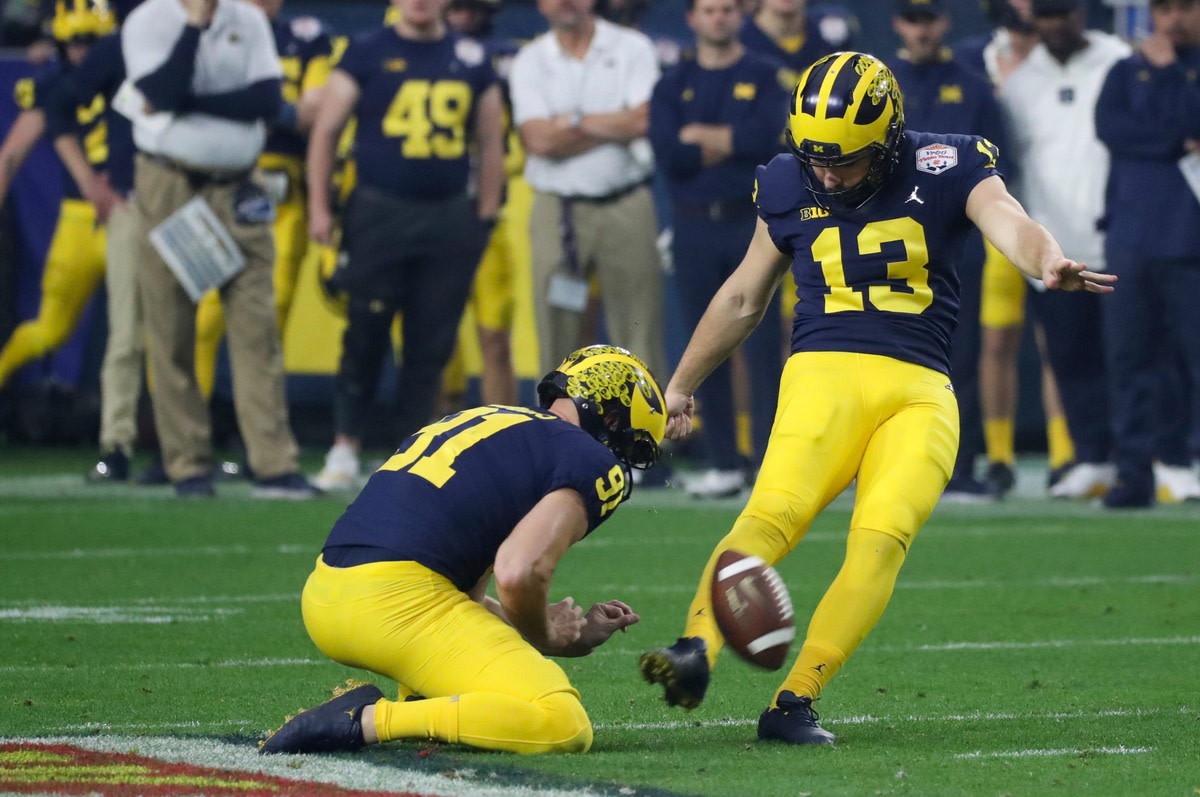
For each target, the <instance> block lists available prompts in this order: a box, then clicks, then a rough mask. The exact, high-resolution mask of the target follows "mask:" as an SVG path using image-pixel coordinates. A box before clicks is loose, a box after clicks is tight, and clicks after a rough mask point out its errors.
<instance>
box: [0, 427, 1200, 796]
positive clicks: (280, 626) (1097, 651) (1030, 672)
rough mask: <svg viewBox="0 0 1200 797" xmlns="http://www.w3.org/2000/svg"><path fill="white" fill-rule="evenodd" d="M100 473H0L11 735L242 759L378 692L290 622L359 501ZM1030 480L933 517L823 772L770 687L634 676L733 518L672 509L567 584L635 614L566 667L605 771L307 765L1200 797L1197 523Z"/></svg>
mask: <svg viewBox="0 0 1200 797" xmlns="http://www.w3.org/2000/svg"><path fill="white" fill-rule="evenodd" d="M87 464H88V461H87V455H86V454H83V453H81V452H63V451H56V452H45V451H37V450H26V449H18V448H11V447H10V448H5V449H3V450H0V540H2V541H3V558H2V564H0V568H2V570H0V572H2V573H3V578H0V640H3V644H0V683H2V684H3V687H2V688H0V736H2V737H5V738H7V739H9V740H11V739H29V738H35V737H37V738H40V737H63V736H69V737H75V736H78V737H88V738H97V737H102V736H105V735H112V736H114V737H120V738H122V739H124V738H125V737H134V739H135V742H134V743H135V744H136V740H138V739H141V740H144V741H143V743H142V746H144V747H145V748H146V749H151V748H153V747H154V746H155V745H160V746H161V745H162V740H163V739H164V738H166V739H167V740H168V741H169V740H171V739H175V740H177V741H176V743H177V744H178V745H183V743H184V737H190V738H192V739H196V738H197V737H201V738H203V739H205V740H213V741H217V742H221V743H224V744H226V745H228V744H230V743H232V744H233V745H234V746H235V748H236V749H239V750H242V751H245V750H253V747H254V740H255V739H256V738H257V737H258V736H259V735H260V734H261V733H262V732H264V731H265V730H267V729H269V728H271V727H273V726H275V725H277V724H279V722H280V721H281V720H282V718H283V717H284V715H285V714H287V713H290V712H292V711H293V710H294V709H296V708H297V707H301V706H307V705H312V704H314V703H316V702H319V701H321V700H323V699H325V697H327V696H328V692H329V689H330V688H331V687H333V686H334V685H336V684H338V683H340V682H341V681H343V680H344V679H346V678H348V677H364V674H363V673H360V672H357V671H352V670H348V669H346V668H344V667H341V666H339V665H336V664H333V663H330V662H327V661H325V660H324V659H323V658H322V657H321V655H320V654H319V653H318V652H317V651H316V650H315V648H313V646H312V644H311V643H310V642H309V641H308V639H307V637H306V635H305V633H304V629H303V627H302V625H301V623H300V617H299V608H298V595H299V591H300V587H301V585H302V583H303V581H304V578H305V577H306V575H307V573H308V571H309V569H310V568H311V565H312V562H313V559H314V557H315V555H316V553H317V551H318V550H319V548H320V545H321V543H322V541H323V539H324V537H325V534H326V532H327V530H328V528H329V526H330V525H331V523H332V522H333V520H334V519H335V518H336V517H337V516H338V514H339V513H340V512H341V509H342V507H343V505H344V503H345V500H344V499H339V498H331V499H325V500H321V501H316V502H309V503H303V504H290V503H272V502H257V501H252V500H250V499H249V498H248V493H249V489H248V487H247V486H246V485H244V484H222V485H219V490H220V492H221V497H220V498H219V499H218V500H216V501H207V502H206V501H199V502H195V501H191V502H185V501H178V500H175V499H173V498H172V496H171V493H170V491H169V490H168V489H166V488H140V489H139V488H134V487H127V488H126V487H120V488H96V487H90V486H87V485H84V484H83V480H82V476H81V473H82V471H83V469H85V468H86V466H87ZM1040 479H1041V471H1040V463H1035V462H1031V463H1024V464H1023V467H1022V472H1021V480H1022V483H1021V484H1022V487H1021V490H1019V493H1020V494H1019V495H1018V496H1017V497H1015V498H1012V499H1010V500H1008V501H1006V502H1005V503H1003V504H999V505H993V506H984V507H980V506H974V507H961V506H943V507H939V509H938V511H937V512H936V513H935V515H934V517H933V519H932V520H931V521H930V523H929V524H928V525H927V526H926V528H925V529H924V530H923V531H922V533H921V535H920V536H919V537H918V539H917V542H916V544H915V546H914V548H913V550H912V552H911V555H910V557H909V561H908V563H907V565H906V568H905V571H904V573H903V574H902V575H901V579H900V582H899V584H898V586H897V590H896V593H895V597H894V598H893V601H892V604H891V606H890V607H889V609H888V612H887V613H886V614H885V616H884V618H883V620H882V621H881V622H880V624H879V626H878V627H877V628H876V630H875V632H874V633H873V634H872V636H871V637H870V638H869V639H868V640H867V641H866V643H864V645H863V647H862V648H861V649H860V651H859V653H858V654H857V655H856V656H855V657H854V658H853V659H852V660H851V661H850V663H849V664H848V665H847V667H846V668H845V669H844V670H843V672H842V673H841V674H840V675H839V676H838V678H837V679H836V680H835V681H834V682H833V684H832V685H831V686H830V687H829V689H827V690H826V693H825V695H824V696H823V699H822V700H821V701H820V703H819V704H818V708H819V709H820V711H821V713H822V716H823V724H824V725H825V726H826V727H828V728H829V729H830V730H832V731H834V732H835V733H837V734H838V737H839V738H838V744H837V745H836V747H834V748H832V749H796V748H788V747H785V746H781V745H770V744H762V743H758V742H756V740H755V722H756V721H757V717H758V714H759V712H760V711H761V710H762V709H763V707H764V706H765V705H766V703H767V701H768V700H769V699H770V698H771V696H772V694H773V690H774V688H775V686H776V684H777V682H778V680H779V679H780V677H781V675H782V674H781V673H766V672H762V671H757V670H754V669H752V668H750V667H749V666H747V665H745V664H743V663H742V662H740V661H738V660H737V659H736V658H734V657H733V656H732V655H729V654H727V655H725V656H723V657H722V660H721V662H720V665H719V666H718V668H717V670H716V671H715V673H714V676H713V683H712V685H711V687H710V689H709V696H708V699H707V700H706V702H705V703H704V705H703V706H701V707H700V708H699V709H697V710H695V711H693V712H690V713H684V712H682V711H680V710H678V709H674V710H672V709H668V708H667V707H666V706H665V704H663V703H662V701H661V696H660V693H659V691H658V690H657V688H654V687H651V686H649V685H647V684H645V683H643V682H642V681H641V680H640V677H639V675H638V672H637V659H638V656H639V654H640V653H641V652H642V651H644V650H647V649H649V648H653V647H657V646H660V645H662V644H665V643H668V642H670V641H673V640H674V638H675V637H676V636H677V635H678V633H679V630H680V628H681V626H682V620H683V612H684V611H685V609H686V606H687V603H688V601H689V599H690V597H691V594H692V591H693V589H694V588H695V579H696V577H697V575H698V573H699V570H700V568H701V566H702V565H703V562H704V560H705V558H706V557H707V555H708V552H709V551H710V549H711V547H712V545H713V543H714V542H715V541H716V540H717V539H718V538H719V537H720V536H721V535H723V534H724V533H725V531H726V530H727V528H728V527H729V525H730V523H731V522H732V520H733V518H734V517H735V514H736V512H737V509H738V502H737V501H732V500H731V501H720V502H710V503H697V502H694V501H690V500H688V499H687V498H686V496H684V495H682V491H677V490H660V491H654V492H650V491H647V492H644V493H641V494H639V495H636V496H635V497H634V499H633V500H632V501H631V503H630V504H629V505H627V506H626V507H625V508H623V509H622V510H621V511H620V512H618V513H617V514H616V516H615V517H614V519H613V520H611V521H610V522H608V523H607V524H606V525H605V526H604V527H603V528H602V529H601V530H600V531H599V532H598V533H597V534H596V535H594V537H592V538H589V539H587V540H585V541H584V542H583V543H581V544H580V545H578V546H577V547H576V548H575V549H573V550H572V551H571V552H570V553H569V554H568V555H567V557H566V559H565V560H564V561H563V563H562V565H561V567H560V571H559V573H558V575H557V577H556V581H555V585H554V590H553V597H554V598H555V599H557V598H561V597H565V596H566V595H573V596H574V597H575V598H576V599H577V600H578V601H579V602H581V603H584V604H587V603H590V602H592V601H594V600H599V599H605V598H614V597H615V598H621V599H624V600H626V601H627V602H628V603H630V604H631V605H632V606H633V607H634V608H635V609H636V610H637V611H638V612H639V613H640V614H641V616H642V622H641V623H640V624H639V625H637V626H635V627H633V628H631V629H629V632H628V633H627V634H623V635H618V637H617V638H615V639H613V640H612V642H610V643H609V644H608V645H607V646H605V647H603V648H601V649H599V650H598V651H597V652H596V653H595V654H594V655H592V656H591V657H589V658H585V659H578V660H568V661H566V662H565V663H564V664H565V666H566V669H567V671H568V673H569V674H570V675H571V677H572V679H573V681H574V682H575V684H576V686H578V688H579V689H580V691H581V692H582V694H583V697H584V703H585V705H586V706H587V707H588V710H589V713H590V714H591V717H592V719H593V722H594V723H595V726H596V742H595V745H594V747H593V750H592V752H591V753H589V754H587V755H583V756H562V757H548V758H517V757H513V756H505V755H498V754H485V753H477V752H472V751H469V750H466V749H465V748H459V747H454V746H437V747H431V746H430V745H429V744H428V743H411V744H393V745H384V746H380V747H377V748H372V749H371V750H369V751H367V752H365V753H363V754H360V755H357V756H342V757H324V758H323V759H322V758H319V757H317V760H315V761H314V760H312V758H310V757H305V760H304V761H303V763H302V764H300V763H297V764H294V766H297V767H299V766H303V767H306V768H308V769H310V770H312V771H314V772H316V771H320V770H321V768H322V767H323V766H326V765H327V764H328V765H332V764H334V763H337V759H339V758H346V759H354V760H361V761H365V762H366V763H367V764H369V765H371V766H372V767H373V768H374V769H375V770H381V771H382V772H383V775H382V776H381V777H382V778H383V780H384V782H389V781H388V779H389V778H393V777H394V778H395V779H396V782H397V783H399V782H402V780H403V777H404V776H405V773H410V772H418V773H419V772H426V773H436V774H438V775H439V776H443V775H446V774H447V773H450V774H451V776H452V777H453V778H455V779H456V780H455V781H453V782H455V783H458V784H460V787H455V788H454V790H452V791H450V792H448V793H454V794H468V793H470V794H474V793H487V792H486V790H485V789H483V787H484V786H486V785H487V784H508V785H513V786H520V787H522V788H526V789H530V790H535V789H538V788H548V789H556V790H558V792H559V793H564V794H572V793H588V792H589V790H590V792H591V793H596V794H634V795H664V794H679V795H722V796H738V797H740V796H742V795H745V796H746V797H776V796H778V797H796V795H814V796H825V795H895V794H907V795H1045V794H1062V795H1089V797H1094V796H1095V795H1177V796H1178V797H1187V796H1191V797H1194V795H1196V794H1198V793H1200V743H1198V741H1197V740H1198V739H1200V507H1197V506H1195V505H1189V506H1163V507H1158V508H1155V509H1153V510H1147V511H1141V512H1133V513H1129V514H1111V513H1106V512H1104V511H1103V510H1100V509H1096V508H1093V507H1090V506H1087V505H1083V504H1063V503H1052V502H1050V501H1049V500H1048V499H1045V498H1042V497H1040V494H1039V490H1038V489H1037V488H1038V486H1039V485H1038V482H1039V480H1040ZM848 508H849V503H848V500H847V499H846V498H842V499H839V500H838V502H836V503H835V504H834V506H833V507H831V508H830V509H829V510H828V511H827V512H826V513H825V514H824V515H822V516H821V517H820V518H818V520H817V522H816V523H815V524H814V527H813V529H812V530H811V531H810V532H809V534H808V537H807V538H806V539H805V541H804V542H802V543H801V545H800V546H799V547H798V548H797V549H796V551H795V552H794V553H793V554H792V555H791V557H790V558H788V559H787V560H786V561H784V562H783V563H782V564H781V566H780V567H779V570H780V572H781V574H782V575H783V576H784V579H785V580H786V581H787V583H788V585H789V587H790V589H791V592H792V598H793V601H794V602H795V604H796V609H797V616H798V620H799V621H800V630H801V632H802V630H803V625H804V622H805V621H806V618H807V615H808V613H809V612H810V611H811V609H812V607H813V606H814V605H815V603H816V601H817V599H818V598H819V596H820V594H821V592H822V591H823V589H824V588H825V586H826V585H827V584H828V582H829V581H830V579H831V578H832V577H833V574H834V572H835V570H836V568H837V566H838V564H839V562H840V558H841V552H842V546H843V542H844V537H845V527H846V524H847V522H848V517H849V514H848ZM376 680H377V681H378V682H379V683H380V685H381V686H382V687H383V688H384V690H385V692H386V691H388V690H389V689H390V688H392V685H391V684H389V683H386V682H385V681H382V680H380V679H376ZM167 746H168V747H170V744H168V745H167ZM235 748H230V749H231V750H232V749H235ZM230 755H231V756H232V755H234V754H233V753H230ZM255 760H257V759H255ZM330 777H334V778H336V776H330ZM479 784H483V785H482V786H481V785H479ZM477 787H478V788H477ZM460 789H461V790H460ZM472 789H476V791H472ZM481 789H483V790H481ZM52 791H53V790H52V789H47V793H49V792H52ZM297 793H300V792H297Z"/></svg>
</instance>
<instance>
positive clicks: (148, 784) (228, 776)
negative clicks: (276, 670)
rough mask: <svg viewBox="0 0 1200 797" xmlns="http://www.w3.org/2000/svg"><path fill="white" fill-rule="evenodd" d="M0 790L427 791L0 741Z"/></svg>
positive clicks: (335, 796) (166, 795)
mask: <svg viewBox="0 0 1200 797" xmlns="http://www.w3.org/2000/svg"><path fill="white" fill-rule="evenodd" d="M0 792H4V793H10V794H11V793H16V794H33V793H38V794H46V793H52V794H63V795H75V794H78V795H92V794H99V795H104V797H134V795H146V796H147V797H179V795H194V794H197V793H202V794H204V795H206V797H235V796H236V797H278V795H293V794H304V795H313V796H314V797H431V795H428V794H420V793H418V792H410V791H405V792H391V791H389V792H383V791H363V790H361V789H343V788H341V787H340V786H335V785H333V784H329V783H319V782H315V781H308V780H291V779H288V778H279V777H274V776H271V775H264V774H263V773H261V772H241V771H233V770H226V769H216V768H213V767H202V766H195V765H192V764H171V763H167V762H164V761H158V760H156V759H153V758H147V757H146V756H141V755H137V754H136V753H100V752H94V751H91V750H83V749H80V748H78V747H72V746H71V745H68V744H35V743H24V742H20V743H12V744H0Z"/></svg>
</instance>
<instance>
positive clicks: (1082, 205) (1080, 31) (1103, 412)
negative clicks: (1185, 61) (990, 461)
mask: <svg viewBox="0 0 1200 797" xmlns="http://www.w3.org/2000/svg"><path fill="white" fill-rule="evenodd" d="M1085 20H1086V16H1085V13H1084V9H1083V5H1082V3H1081V2H1080V1H1079V0H1034V3H1033V26H1034V29H1035V30H1036V31H1037V34H1038V38H1039V40H1040V43H1039V44H1038V45H1037V46H1036V47H1034V49H1033V51H1032V52H1030V54H1029V57H1027V58H1026V59H1025V60H1024V61H1023V62H1022V63H1021V65H1020V66H1018V67H1017V68H1016V69H1015V70H1014V71H1013V73H1012V74H1011V75H1010V76H1009V78H1008V81H1007V82H1006V83H1005V84H1004V88H1003V89H1002V90H1001V93H1000V99H1001V101H1002V103H1003V105H1004V108H1005V111H1006V113H1007V114H1008V116H1009V119H1010V133H1011V136H1012V141H1013V145H1014V146H1013V150H1014V157H1015V158H1016V160H1017V161H1018V164H1019V171H1020V179H1019V194H1018V195H1019V196H1020V198H1021V201H1022V203H1023V204H1024V205H1025V207H1026V208H1027V209H1028V211H1029V214H1030V216H1032V217H1033V218H1034V219H1036V220H1038V221H1040V222H1041V223H1042V224H1044V225H1046V227H1047V228H1048V229H1049V230H1050V231H1051V232H1052V233H1054V235H1055V237H1056V238H1058V240H1059V242H1060V243H1061V244H1062V245H1063V248H1064V250H1065V251H1066V252H1068V253H1070V255H1071V257H1073V258H1076V259H1078V260H1079V262H1081V263H1086V264H1087V265H1088V266H1089V267H1092V268H1095V269H1098V270H1103V269H1104V239H1103V234H1102V233H1101V232H1100V231H1099V229H1098V225H1099V222H1100V217H1101V216H1102V215H1103V212H1104V185H1105V181H1106V180H1107V175H1108V152H1107V150H1106V149H1105V148H1104V145H1102V144H1101V143H1100V140H1099V139H1098V138H1097V137H1096V129H1095V122H1094V115H1095V108H1096V98H1097V97H1098V96H1099V93H1100V86H1101V84H1102V83H1103V81H1104V76H1105V75H1106V74H1107V73H1108V70H1109V69H1110V68H1111V67H1112V65H1113V64H1114V63H1116V62H1117V61H1118V60H1120V59H1121V58H1123V57H1125V56H1126V55H1128V53H1129V47H1128V45H1126V44H1125V43H1124V42H1123V41H1121V40H1120V39H1118V38H1117V37H1115V36H1112V35H1110V34H1107V33H1102V32H1100V31H1096V30H1085V29H1084V24H1085ZM1035 288H1037V290H1035V291H1034V292H1033V293H1031V294H1030V301H1031V302H1032V305H1033V307H1034V310H1035V311H1036V312H1037V313H1038V318H1039V319H1040V321H1041V323H1042V327H1043V329H1044V330H1045V334H1046V351H1047V354H1048V356H1049V361H1050V365H1051V367H1052V368H1053V369H1054V375H1055V378H1056V381H1057V383H1058V388H1059V391H1060V395H1061V396H1062V401H1063V407H1064V409H1065V410H1066V417H1067V424H1068V427H1069V428H1070V433H1071V439H1072V441H1073V442H1074V446H1075V456H1076V460H1077V464H1076V465H1075V466H1074V467H1072V468H1071V469H1070V471H1069V472H1067V473H1066V474H1064V475H1063V477H1062V479H1061V480H1060V481H1059V482H1058V483H1057V484H1055V485H1054V486H1053V487H1051V488H1050V495H1052V496H1054V497H1056V498H1086V497H1096V496H1098V495H1102V494H1103V493H1104V492H1105V491H1107V490H1108V488H1109V487H1110V486H1111V485H1112V481H1113V474H1114V470H1113V466H1112V464H1111V463H1110V462H1109V461H1108V460H1109V455H1110V453H1111V436H1110V433H1109V428H1108V423H1109V420H1108V401H1107V394H1106V390H1105V381H1104V380H1105V372H1104V355H1103V346H1102V336H1101V332H1100V303H1099V300H1098V297H1096V296H1093V295H1090V294H1086V293H1076V294H1071V295H1067V294H1048V293H1045V292H1044V291H1043V289H1042V286H1041V285H1039V284H1035Z"/></svg>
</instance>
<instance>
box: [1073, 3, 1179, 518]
mask: <svg viewBox="0 0 1200 797" xmlns="http://www.w3.org/2000/svg"><path fill="white" fill-rule="evenodd" d="M1151 14H1152V19H1153V24H1154V32H1153V33H1152V34H1151V35H1150V36H1148V37H1147V38H1146V39H1145V40H1144V41H1142V42H1141V44H1140V45H1139V46H1138V50H1137V52H1136V53H1135V54H1134V55H1132V56H1130V57H1129V58H1127V59H1125V60H1124V61H1121V62H1120V63H1118V64H1117V65H1116V66H1115V67H1113V69H1112V71H1111V72H1110V73H1109V74H1108V78H1107V80H1106V81H1105V83H1104V88H1103V90H1102V91H1101V93H1100V99H1099V103H1098V104H1097V107H1096V130H1097V133H1098V134H1099V136H1100V139H1101V140H1102V141H1103V142H1104V144H1105V145H1106V146H1107V147H1108V149H1109V151H1110V152H1111V153H1112V170H1111V176H1110V178H1109V184H1108V195H1107V198H1108V206H1107V211H1108V212H1107V214H1106V220H1107V228H1108V237H1107V241H1106V244H1107V246H1106V251H1107V255H1108V265H1109V268H1110V269H1111V270H1112V272H1113V273H1114V274H1116V275H1117V276H1118V277H1120V279H1121V290H1120V291H1119V293H1120V294H1121V295H1120V296H1119V297H1117V296H1114V297H1112V298H1113V299H1114V301H1112V302H1107V303H1106V304H1105V306H1104V344H1105V351H1106V353H1107V355H1108V368H1109V385H1110V386H1111V397H1112V400H1111V411H1112V424H1113V425H1112V429H1113V443H1114V447H1115V459H1116V466H1117V482H1116V486H1115V487H1114V488H1113V489H1112V490H1111V491H1110V492H1109V494H1108V495H1106V496H1105V498H1104V505H1105V506H1106V507H1108V508H1110V509H1126V508H1136V507H1143V506H1148V505H1150V504H1151V503H1153V502H1154V498H1155V492H1156V491H1155V487H1156V484H1157V493H1158V496H1159V497H1160V498H1161V499H1162V500H1167V501H1180V500H1198V499H1200V484H1198V483H1197V481H1196V476H1195V474H1194V473H1193V472H1192V470H1191V464H1192V463H1191V452H1190V451H1188V449H1187V434H1186V429H1187V426H1188V425H1189V422H1191V423H1195V422H1196V419H1197V418H1200V315H1197V313H1196V303H1197V301H1198V300H1200V201H1198V198H1197V195H1196V192H1195V189H1194V188H1191V187H1189V185H1188V183H1187V181H1186V180H1185V179H1184V176H1183V173H1182V171H1181V165H1180V163H1179V159H1180V158H1181V157H1183V156H1184V155H1185V154H1188V153H1193V155H1192V157H1193V159H1194V158H1195V155H1194V153H1200V85H1198V83H1197V74H1198V73H1200V46H1198V45H1200V2H1197V0H1155V2H1154V3H1152V7H1151ZM1193 168H1195V167H1194V166H1193ZM1168 219H1169V221H1167V220H1168ZM1175 352H1182V355H1183V356H1182V363H1183V365H1184V368H1183V371H1184V373H1185V374H1186V377H1185V381H1186V382H1187V383H1190V384H1186V385H1185V388H1188V390H1187V394H1188V395H1189V397H1190V401H1186V402H1183V403H1182V405H1181V406H1179V407H1178V408H1177V409H1176V411H1175V412H1172V413H1168V414H1162V412H1161V407H1162V394H1163V392H1164V390H1169V389H1171V386H1170V384H1169V383H1167V380H1169V379H1170V378H1171V376H1172V372H1174V373H1176V374H1178V372H1179V370H1180V362H1181V361H1180V359H1177V358H1176V357H1174V356H1172V355H1173V354H1174V353H1175ZM1175 389H1178V386H1176V388H1175ZM1181 420H1182V421H1183V423H1182V424H1181V423H1180V421H1181ZM1164 430H1170V431H1171V432H1172V433H1171V434H1168V435H1164V434H1163V432H1164ZM1164 446H1170V448H1171V449H1173V450H1168V451H1164V450H1163V447H1164ZM1159 456H1161V458H1162V461H1161V462H1157V463H1154V462H1153V461H1154V459H1155V458H1156V457H1159ZM1152 463H1153V464H1152Z"/></svg>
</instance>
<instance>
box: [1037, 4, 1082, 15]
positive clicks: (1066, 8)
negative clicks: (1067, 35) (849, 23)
mask: <svg viewBox="0 0 1200 797" xmlns="http://www.w3.org/2000/svg"><path fill="white" fill-rule="evenodd" d="M1080 8H1083V0H1033V15H1034V16H1035V17H1052V16H1055V15H1056V14H1069V13H1071V12H1072V11H1076V10H1078V9H1080Z"/></svg>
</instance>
